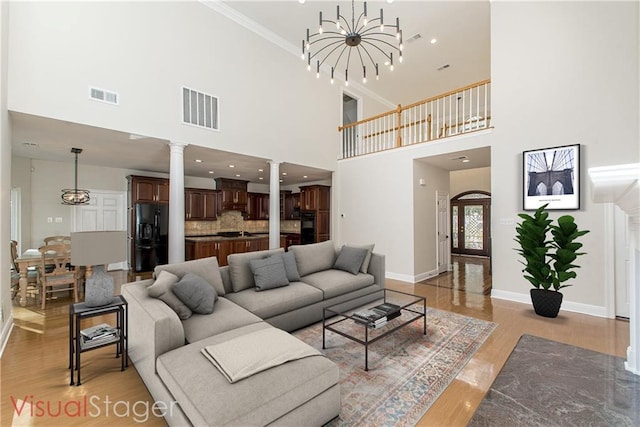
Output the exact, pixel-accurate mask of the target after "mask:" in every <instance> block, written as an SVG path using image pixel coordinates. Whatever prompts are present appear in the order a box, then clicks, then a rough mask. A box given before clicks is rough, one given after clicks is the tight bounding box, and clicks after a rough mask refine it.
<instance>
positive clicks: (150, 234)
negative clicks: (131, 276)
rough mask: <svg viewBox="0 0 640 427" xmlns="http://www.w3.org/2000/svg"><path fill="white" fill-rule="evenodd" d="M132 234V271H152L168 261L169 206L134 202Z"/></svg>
mask: <svg viewBox="0 0 640 427" xmlns="http://www.w3.org/2000/svg"><path fill="white" fill-rule="evenodd" d="M135 209H136V213H135V231H134V233H135V234H134V236H133V250H134V252H135V254H134V259H135V263H134V267H133V268H134V271H135V272H136V273H137V272H142V271H152V270H153V268H154V267H155V266H156V265H160V264H167V263H168V262H169V206H168V205H162V204H154V203H136V205H135Z"/></svg>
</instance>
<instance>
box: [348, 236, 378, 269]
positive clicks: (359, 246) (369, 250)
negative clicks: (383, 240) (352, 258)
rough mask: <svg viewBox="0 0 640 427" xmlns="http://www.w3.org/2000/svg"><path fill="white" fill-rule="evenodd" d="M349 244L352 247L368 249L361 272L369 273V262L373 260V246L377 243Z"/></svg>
mask: <svg viewBox="0 0 640 427" xmlns="http://www.w3.org/2000/svg"><path fill="white" fill-rule="evenodd" d="M347 246H351V247H352V248H365V249H366V250H367V256H366V257H364V261H362V267H360V272H362V273H367V272H368V271H369V263H370V262H371V253H372V252H373V248H374V247H375V244H373V243H372V244H370V245H351V244H349V243H347Z"/></svg>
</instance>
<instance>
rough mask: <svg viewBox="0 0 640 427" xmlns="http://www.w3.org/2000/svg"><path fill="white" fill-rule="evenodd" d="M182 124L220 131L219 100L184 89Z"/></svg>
mask: <svg viewBox="0 0 640 427" xmlns="http://www.w3.org/2000/svg"><path fill="white" fill-rule="evenodd" d="M182 123H185V124H189V125H194V126H198V127H203V128H206V129H211V130H219V127H218V123H219V114H218V98H217V97H215V96H212V95H209V94H206V93H203V92H198V91H195V90H193V89H189V88H186V87H183V88H182Z"/></svg>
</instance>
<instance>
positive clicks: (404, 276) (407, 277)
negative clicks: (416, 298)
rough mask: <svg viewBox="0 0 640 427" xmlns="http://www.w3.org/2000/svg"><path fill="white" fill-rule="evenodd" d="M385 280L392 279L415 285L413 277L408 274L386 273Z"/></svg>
mask: <svg viewBox="0 0 640 427" xmlns="http://www.w3.org/2000/svg"><path fill="white" fill-rule="evenodd" d="M385 278H387V279H393V280H399V281H401V282H409V283H415V282H414V276H410V275H408V274H398V273H391V272H389V271H387V272H386V273H385Z"/></svg>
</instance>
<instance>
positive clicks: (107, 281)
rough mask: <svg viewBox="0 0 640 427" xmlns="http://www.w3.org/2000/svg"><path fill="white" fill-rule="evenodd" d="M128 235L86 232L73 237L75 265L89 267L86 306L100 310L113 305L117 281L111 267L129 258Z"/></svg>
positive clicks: (112, 232)
mask: <svg viewBox="0 0 640 427" xmlns="http://www.w3.org/2000/svg"><path fill="white" fill-rule="evenodd" d="M126 242H127V232H126V231H82V232H77V233H71V264H72V265H74V266H76V267H78V266H86V267H87V279H86V282H85V291H84V303H85V304H86V305H87V306H89V307H99V306H102V305H107V304H110V303H111V302H112V301H113V289H114V281H113V277H111V275H109V274H108V273H107V272H106V266H107V265H108V264H112V263H116V262H121V261H124V260H126V258H127V244H126Z"/></svg>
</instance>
